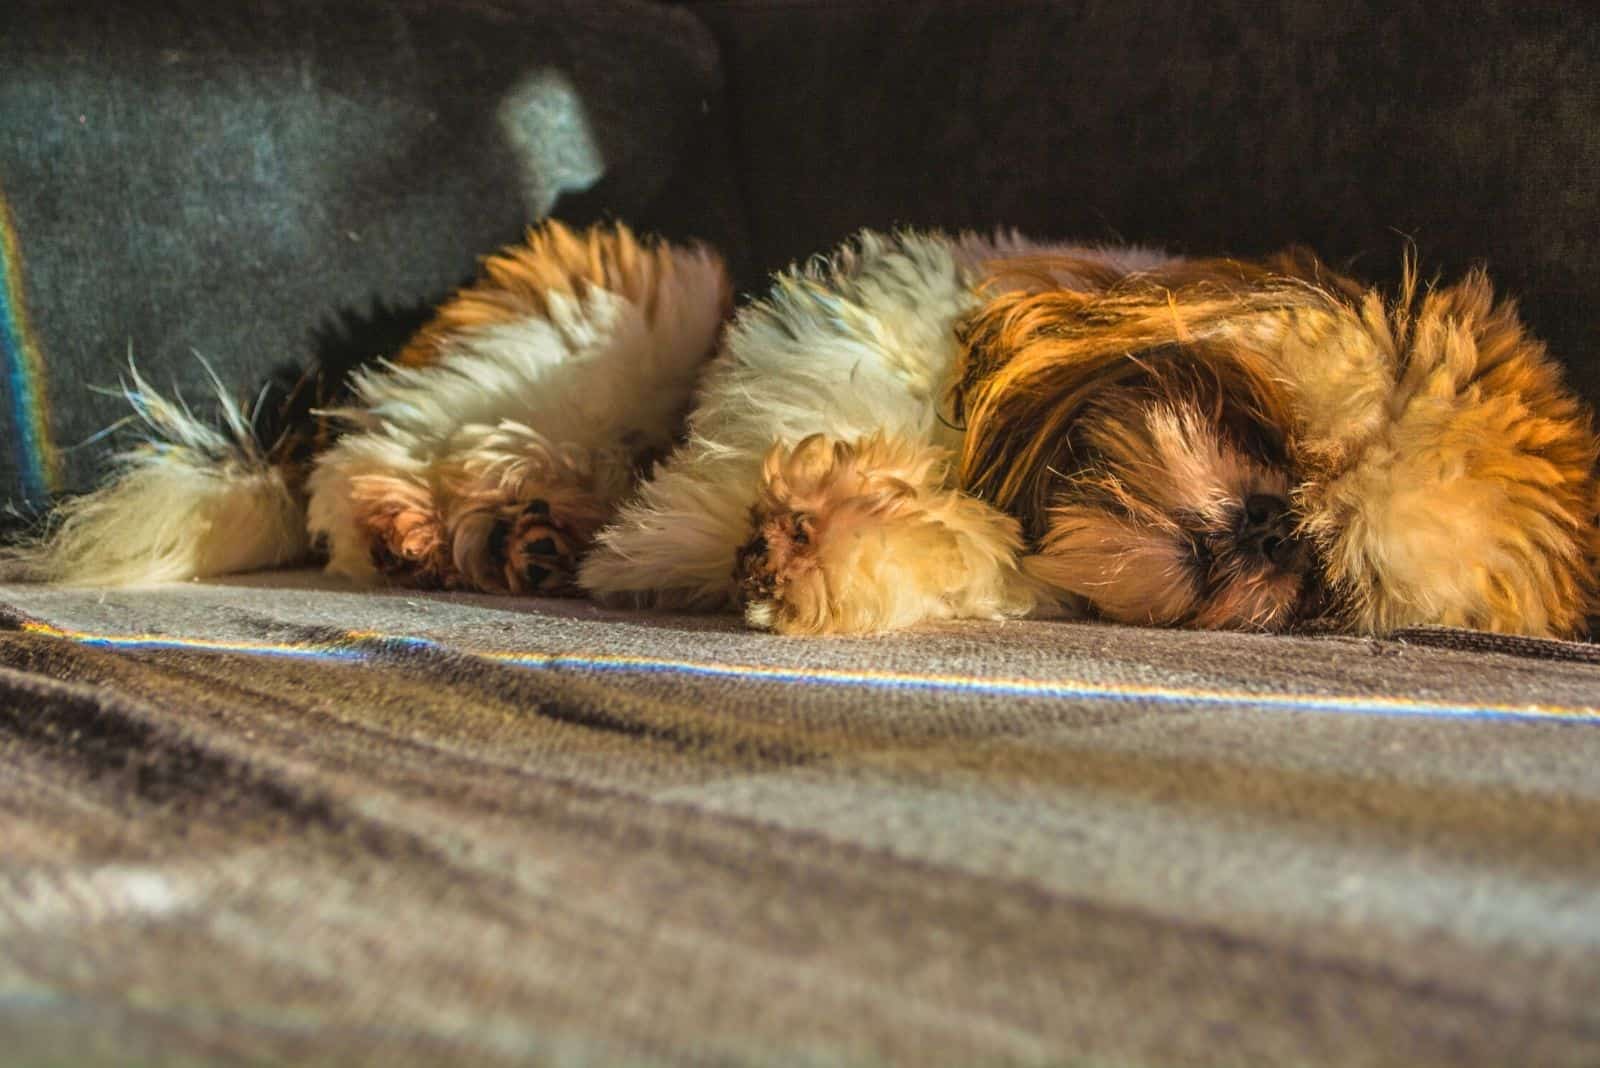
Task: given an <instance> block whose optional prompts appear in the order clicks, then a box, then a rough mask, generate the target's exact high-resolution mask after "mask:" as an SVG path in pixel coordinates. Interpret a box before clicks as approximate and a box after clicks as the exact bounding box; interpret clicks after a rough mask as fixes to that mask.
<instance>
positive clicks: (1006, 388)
mask: <svg viewBox="0 0 1600 1068" xmlns="http://www.w3.org/2000/svg"><path fill="white" fill-rule="evenodd" d="M1063 277H1068V278H1071V279H1072V284H1071V285H1070V286H1066V285H1062V284H1060V283H1059V281H1057V280H1058V279H1061V278H1063ZM991 286H992V289H991V295H990V297H989V299H988V300H987V302H986V304H985V305H984V307H983V308H982V309H981V310H980V311H979V312H978V313H977V314H976V315H975V316H974V317H973V318H972V319H970V320H969V321H968V322H967V323H966V324H965V326H964V327H963V342H964V345H965V348H966V363H965V366H964V368H963V375H962V377H961V381H960V382H959V383H958V384H957V386H956V388H955V394H954V407H955V413H956V417H957V418H958V419H963V420H965V422H966V426H967V435H966V444H965V451H964V456H963V478H964V483H965V485H966V486H967V487H968V488H969V489H970V490H972V491H973V492H975V493H977V494H978V495H980V496H982V497H984V498H986V499H988V500H989V501H991V502H992V503H994V504H996V505H997V506H999V507H1001V508H1004V509H1006V510H1008V511H1010V512H1011V513H1012V514H1014V515H1016V516H1017V517H1018V518H1019V519H1021V521H1022V522H1023V525H1024V528H1025V530H1026V533H1027V535H1028V537H1029V539H1030V541H1031V543H1032V546H1033V555H1032V556H1031V557H1030V559H1029V560H1028V561H1027V567H1028V569H1029V570H1030V572H1031V573H1032V574H1033V575H1034V576H1035V577H1036V578H1038V579H1039V580H1041V581H1042V582H1044V583H1046V584H1048V585H1050V586H1051V587H1053V588H1055V589H1056V590H1058V591H1062V592H1065V593H1068V594H1071V595H1074V596H1076V597H1078V598H1081V599H1083V600H1084V601H1086V602H1088V603H1089V604H1090V605H1092V606H1093V607H1094V608H1095V609H1096V610H1097V611H1098V612H1099V613H1101V614H1102V615H1105V616H1107V617H1110V618H1113V619H1117V620H1121V621H1124V622H1133V623H1155V624H1166V625H1182V626H1198V627H1214V628H1250V629H1266V630H1280V629H1285V628H1288V627H1292V626H1295V625H1298V624H1304V623H1308V622H1311V621H1313V620H1324V621H1328V622H1332V623H1334V624H1336V625H1341V626H1343V627H1346V628H1348V629H1354V630H1361V631H1366V632H1380V631H1387V630H1392V629H1394V628H1396V627H1401V626H1407V625H1413V624H1419V623H1445V624H1454V625H1459V626H1475V627H1483V628H1487V629H1495V630H1515V631H1522V632H1528V633H1562V634H1564V633H1569V632H1571V631H1573V630H1574V629H1576V628H1578V627H1579V626H1581V624H1582V619H1583V615H1584V612H1585V609H1586V607H1587V603H1588V601H1589V600H1590V598H1591V593H1590V587H1591V583H1592V571H1593V561H1592V559H1591V558H1590V556H1589V553H1590V552H1591V551H1592V550H1591V548H1590V544H1591V542H1592V537H1593V535H1592V532H1593V530H1594V516H1593V510H1594V503H1595V490H1594V481H1593V478H1592V470H1593V465H1594V444H1593V437H1592V434H1591V433H1590V430H1589V425H1588V419H1587V416H1586V414H1585V413H1584V411H1583V410H1582V406H1581V405H1579V404H1578V403H1577V402H1576V401H1575V400H1574V399H1573V398H1572V397H1571V396H1570V395H1569V394H1568V393H1566V392H1565V391H1564V390H1563V389H1562V387H1561V384H1560V381H1559V375H1558V374H1557V373H1556V371H1555V368H1554V367H1553V365H1551V363H1550V361H1549V360H1548V359H1547V358H1546V357H1545V355H1544V352H1543V349H1542V347H1540V346H1539V345H1538V344H1537V343H1536V342H1533V341H1532V340H1531V339H1529V338H1527V337H1526V335H1525V333H1524V332H1523V331H1522V328H1521V326H1520V324H1519V323H1518V322H1517V320H1516V317H1515V314H1514V312H1513V310H1512V309H1510V308H1509V307H1508V306H1506V305H1495V304H1494V302H1493V301H1492V299H1491V297H1490V294H1489V290H1488V286H1487V284H1486V283H1485V282H1483V280H1482V279H1481V277H1474V278H1472V279H1469V280H1468V281H1467V282H1465V283H1462V284H1461V285H1460V286H1456V287H1452V288H1450V289H1445V290H1440V291H1437V292H1430V293H1428V294H1426V295H1424V296H1421V297H1419V296H1418V295H1417V287H1416V285H1415V283H1414V281H1408V284H1407V286H1406V288H1405V292H1404V293H1403V294H1402V295H1401V299H1400V300H1399V301H1398V302H1396V303H1395V304H1393V305H1386V304H1385V303H1384V302H1383V301H1382V300H1381V299H1380V298H1379V297H1378V296H1377V295H1376V294H1374V293H1371V292H1367V291H1364V290H1363V289H1362V288H1361V287H1359V286H1358V285H1356V284H1355V283H1352V282H1350V281H1349V280H1347V279H1344V278H1341V277H1338V276H1335V275H1333V274H1331V273H1329V272H1327V271H1326V270H1324V269H1323V268H1322V267H1321V266H1320V265H1319V264H1317V263H1316V261H1315V260H1313V259H1311V258H1309V257H1307V256H1304V255H1296V256H1286V257H1279V258H1276V259H1274V260H1272V261H1269V262H1266V263H1260V264H1250V263H1241V262H1236V261H1187V262H1185V261H1178V262H1175V263H1173V264H1171V265H1168V266H1166V267H1163V268H1160V269H1158V270H1157V271H1154V272H1151V273H1147V274H1140V275H1136V276H1124V277H1116V276H1111V275H1108V274H1106V273H1105V272H1104V271H1101V272H1100V273H1099V274H1097V273H1096V267H1095V265H1094V264H1093V263H1087V264H1086V263H1083V262H1081V261H1073V262H1070V263H1059V262H1042V261H1037V260H1034V261H1012V262H1009V263H1006V264H1002V265H1000V266H999V268H998V269H997V272H996V274H995V276H994V278H993V279H991Z"/></svg>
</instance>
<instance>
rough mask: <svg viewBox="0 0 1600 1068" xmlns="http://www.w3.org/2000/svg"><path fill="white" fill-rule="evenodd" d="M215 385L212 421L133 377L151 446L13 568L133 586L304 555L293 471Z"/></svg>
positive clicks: (121, 465) (64, 508)
mask: <svg viewBox="0 0 1600 1068" xmlns="http://www.w3.org/2000/svg"><path fill="white" fill-rule="evenodd" d="M207 371H208V372H209V371H210V368H207ZM212 383H213V385H214V386H215V388H216V395H217V400H218V405H217V409H218V411H217V419H216V421H215V422H214V423H213V422H207V421H205V420H203V419H201V418H199V417H197V416H196V415H195V414H194V412H193V411H191V410H190V408H189V406H188V405H187V404H185V403H184V402H183V400H182V399H181V398H179V399H172V400H169V399H168V398H166V397H163V396H162V395H161V394H159V393H157V392H156V391H155V390H153V389H151V388H150V386H149V384H148V383H147V382H145V380H144V379H143V378H141V377H140V375H139V373H138V371H137V370H133V371H132V381H131V383H130V384H127V385H125V386H124V388H123V393H124V394H125V395H126V396H127V398H128V400H129V402H130V403H131V404H132V405H133V409H134V412H135V416H134V417H132V418H137V419H138V420H139V421H142V422H143V424H144V427H145V437H144V440H143V441H141V442H140V443H139V444H138V445H136V446H134V447H133V448H131V449H129V450H127V451H126V452H123V453H122V454H120V455H119V456H118V457H117V458H116V468H117V469H116V472H115V474H114V475H113V476H112V478H111V479H110V481H108V482H107V483H106V484H105V485H103V486H101V487H100V488H99V489H97V490H95V491H93V492H92V493H89V494H86V495H84V496H81V497H76V498H71V499H68V500H66V501H64V502H62V503H61V504H60V505H58V506H57V507H56V509H55V510H54V512H53V513H52V515H51V516H50V518H49V520H48V521H47V525H46V527H45V529H44V531H43V533H42V534H41V535H40V536H38V537H37V538H36V539H34V540H33V541H31V542H28V543H24V544H23V545H21V546H19V547H16V548H13V549H10V550H7V552H6V556H7V557H8V558H9V560H10V562H11V563H12V564H13V565H19V570H21V571H22V572H23V573H24V575H25V576H26V577H28V578H32V579H36V580H41V581H47V582H59V583H62V584H65V585H72V586H135V585H146V584H152V583H158V582H176V581H181V580H184V579H191V578H204V577H207V576H212V575H225V574H230V573H233V572H238V571H251V570H255V569H258V568H264V567H272V566H276V565H281V564H287V563H292V562H294V561H296V560H299V559H301V558H302V557H304V556H305V555H306V552H307V541H306V530H305V504H304V500H303V498H302V494H301V492H300V490H299V488H298V486H297V485H296V484H295V483H296V482H297V479H296V478H295V477H294V474H293V469H292V468H291V467H290V466H289V465H287V464H284V463H279V462H276V461H275V460H274V458H273V456H272V450H270V449H269V448H268V447H267V446H265V445H263V443H262V442H261V441H260V440H259V439H258V438H257V436H256V434H255V432H254V431H253V430H252V426H251V419H250V417H249V416H247V414H246V412H245V411H244V410H243V409H242V408H241V406H240V404H239V403H238V401H236V400H234V399H233V398H232V397H231V396H229V395H228V393H227V391H226V390H224V388H223V387H222V384H221V383H220V382H219V381H218V380H217V378H216V376H215V375H212Z"/></svg>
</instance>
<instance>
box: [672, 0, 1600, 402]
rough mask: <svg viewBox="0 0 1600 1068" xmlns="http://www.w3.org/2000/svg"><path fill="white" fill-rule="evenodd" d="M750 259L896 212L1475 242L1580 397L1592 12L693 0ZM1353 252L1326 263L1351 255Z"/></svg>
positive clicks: (1596, 268)
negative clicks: (708, 45)
mask: <svg viewBox="0 0 1600 1068" xmlns="http://www.w3.org/2000/svg"><path fill="white" fill-rule="evenodd" d="M689 6H690V7H691V9H692V10H694V11H695V13H696V14H698V15H699V16H700V17H701V18H703V19H704V20H705V21H706V22H707V24H708V25H709V26H710V27H711V28H712V30H713V31H714V32H715V33H716V35H717V37H718V40H719V42H720V44H721V45H722V57H723V65H724V68H725V70H726V72H727V79H728V85H729V93H730V99H731V100H732V106H733V108H734V113H735V116H736V121H737V128H736V134H735V137H736V142H737V145H738V148H739V155H740V159H741V161H742V168H743V169H742V172H741V175H740V178H741V184H742V185H743V186H744V188H745V190H746V192H747V195H748V197H749V198H750V202H751V215H752V219H753V236H754V240H755V242H756V249H757V253H758V259H760V260H761V261H762V262H764V263H766V264H768V265H774V264H781V263H784V262H787V261H788V260H791V259H793V258H795V257H801V256H806V255H809V254H810V253H812V252H813V251H815V250H817V249H822V248H826V247H828V246H829V245H830V244H832V243H833V242H834V241H836V240H837V239H839V238H840V237H842V236H843V235H845V234H846V233H848V232H849V231H851V230H854V229H855V228H857V227H860V226H885V225H889V224H891V223H896V222H902V223H914V224H924V225H941V226H947V227H979V228H988V227H992V226H994V225H995V224H1007V225H1015V226H1018V227H1021V228H1023V229H1024V230H1026V231H1029V232H1034V233H1039V234H1044V235H1054V236H1064V237H1074V238H1085V239H1090V240H1128V241H1142V242H1149V243H1153V244H1157V245H1162V246H1167V247H1172V248H1176V249H1180V250H1187V251H1190V252H1197V253H1213V252H1222V251H1228V252H1234V253H1239V254H1250V253H1258V252H1263V251H1269V250H1272V249H1274V248H1277V247H1280V246H1283V245H1286V244H1289V243H1302V244H1308V245H1310V246H1312V247H1314V248H1316V249H1318V250H1319V251H1321V252H1322V253H1323V254H1324V255H1325V256H1327V257H1328V258H1330V259H1331V260H1333V261H1334V262H1336V263H1347V264H1349V265H1351V266H1353V267H1354V269H1355V270H1356V271H1357V272H1358V273H1360V274H1362V275H1365V276H1367V277H1371V278H1374V279H1378V280H1386V281H1389V280H1393V279H1394V278H1395V277H1396V276H1397V275H1398V274H1399V270H1400V264H1401V257H1402V254H1403V251H1404V248H1405V243H1406V241H1407V240H1408V239H1410V240H1414V241H1415V243H1416V245H1417V248H1418V251H1419V254H1420V257H1421V262H1422V263H1423V264H1424V266H1425V269H1429V270H1431V269H1434V268H1438V269H1442V270H1443V271H1444V272H1445V273H1446V275H1454V274H1456V273H1458V272H1460V271H1462V270H1464V269H1465V268H1467V267H1468V266H1470V265H1471V264H1473V263H1474V262H1478V261H1485V262H1487V264H1488V265H1489V267H1490V269H1491V271H1492V273H1493V276H1494V277H1495V279H1496V280H1497V281H1498V282H1499V283H1500V285H1501V287H1502V288H1503V289H1505V290H1506V291H1508V292H1511V293H1514V294H1517V295H1519V296H1520V297H1521V298H1522V303H1523V306H1524V309H1525V311H1526V313H1527V316H1528V318H1529V319H1530V320H1531V322H1532V324H1533V325H1534V327H1535V329H1536V330H1537V332H1538V333H1539V334H1540V335H1541V336H1543V337H1544V338H1545V339H1546V341H1548V342H1549V343H1550V345H1551V347H1552V349H1553V350H1554V351H1555V352H1556V354H1557V355H1558V356H1559V357H1561V359H1562V360H1564V361H1565V362H1566V363H1567V365H1568V366H1569V367H1570V368H1571V374H1572V378H1573V380H1574V381H1575V382H1576V383H1577V384H1578V385H1579V386H1581V387H1582V388H1583V390H1584V391H1585V392H1586V393H1587V394H1588V396H1589V397H1590V398H1591V399H1595V400H1600V352H1597V348H1600V326H1597V318H1596V315H1595V312H1594V308H1595V306H1596V304H1597V303H1600V241H1597V240H1596V236H1595V235H1597V234H1600V7H1597V6H1596V5H1594V4H1539V3H1536V4H1519V3H1500V2H1483V0H1473V2H1469V3H1463V4H1453V5H1438V4H1427V3H1420V2H1403V3H1395V2H1393V0H1361V2H1352V3H1340V4H1323V3H1310V2H1299V3H1262V2H1261V0H1180V2H1174V3H1144V4H1135V3H1096V2H1051V3H1041V2H1018V0H1005V2H993V0H970V2H952V0H903V2H897V3H881V2H871V0H858V2H850V0H831V2H828V3H789V2H772V0H711V2H702V3H696V4H692V5H689ZM1352 261H1353V262H1352Z"/></svg>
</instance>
